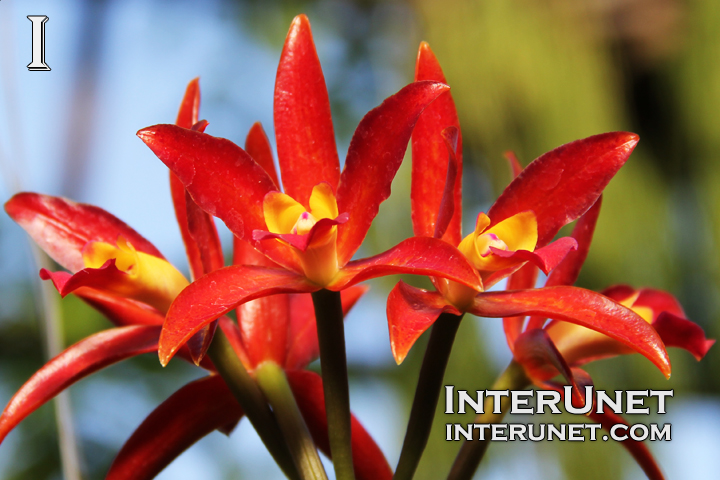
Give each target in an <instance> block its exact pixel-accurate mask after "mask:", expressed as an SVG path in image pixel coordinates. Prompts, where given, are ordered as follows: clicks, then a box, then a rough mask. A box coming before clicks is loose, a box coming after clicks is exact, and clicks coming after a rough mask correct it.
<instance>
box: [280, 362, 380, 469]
mask: <svg viewBox="0 0 720 480" xmlns="http://www.w3.org/2000/svg"><path fill="white" fill-rule="evenodd" d="M287 375H288V381H289V382H290V387H291V388H292V391H293V394H294V395H295V401H296V402H297V404H298V407H299V408H300V411H301V412H302V415H303V418H304V419H305V423H306V424H307V426H308V430H310V434H311V435H312V437H313V440H315V444H316V445H317V446H318V448H319V449H320V450H322V451H323V453H325V454H326V455H327V456H328V457H330V441H329V439H328V425H327V417H326V415H325V395H324V392H323V384H322V379H321V378H320V376H319V375H318V374H317V373H314V372H308V371H306V370H296V371H292V372H287ZM351 422H352V424H351V431H352V452H353V466H354V467H355V476H356V477H357V480H390V479H391V478H392V476H393V474H392V469H391V468H390V465H389V464H388V462H387V460H386V459H385V456H384V455H383V453H382V451H381V450H380V447H378V446H377V444H376V443H375V441H374V440H373V439H372V437H371V436H370V434H369V433H368V432H367V430H365V428H363V426H362V425H361V424H360V422H359V421H358V420H357V419H356V418H355V416H354V415H353V416H352V418H351Z"/></svg>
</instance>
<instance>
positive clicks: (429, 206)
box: [410, 42, 462, 245]
mask: <svg viewBox="0 0 720 480" xmlns="http://www.w3.org/2000/svg"><path fill="white" fill-rule="evenodd" d="M422 80H433V81H436V82H441V83H447V82H446V81H445V75H444V74H443V72H442V69H441V68H440V64H439V63H438V61H437V58H435V55H434V54H433V52H432V50H431V49H430V46H429V45H428V44H427V43H426V42H422V43H421V44H420V49H419V50H418V56H417V62H416V63H415V81H422ZM449 126H453V127H455V128H457V132H458V138H457V148H456V149H454V151H455V152H457V163H456V165H457V170H456V174H455V178H454V179H453V181H452V182H451V183H450V184H448V183H447V182H446V180H447V179H448V178H449V176H448V173H447V172H449V166H450V165H449V163H448V157H447V153H446V152H447V147H446V145H445V141H444V139H443V137H442V135H441V132H442V131H443V130H444V129H445V128H447V127H449ZM445 188H449V189H450V191H451V192H452V199H453V203H454V210H453V212H452V214H451V215H452V217H451V221H450V227H449V229H448V230H447V233H446V235H445V239H446V240H447V241H448V242H450V243H451V244H453V245H458V244H459V243H460V240H462V232H461V225H460V222H461V219H462V135H460V122H459V121H458V116H457V111H456V109H455V102H454V101H453V98H452V95H451V94H450V92H447V93H444V94H443V95H440V96H439V97H438V98H437V100H435V101H434V102H433V103H432V104H430V105H429V106H428V107H427V108H426V109H425V110H424V111H423V113H422V115H420V118H419V119H418V121H417V124H416V125H415V130H414V131H413V134H412V188H411V192H410V199H411V206H412V220H413V231H414V232H415V235H417V236H428V237H431V236H433V234H434V232H435V222H436V219H437V216H438V212H439V211H440V205H441V204H442V199H443V197H444V194H443V189H445Z"/></svg>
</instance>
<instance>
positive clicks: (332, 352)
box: [312, 289, 355, 480]
mask: <svg viewBox="0 0 720 480" xmlns="http://www.w3.org/2000/svg"><path fill="white" fill-rule="evenodd" d="M312 299H313V305H314V306H315V318H316V319H317V331H318V341H319V344H320V367H321V368H322V377H323V386H324V389H325V411H326V412H327V421H328V436H329V437H330V452H331V454H332V460H333V467H334V468H335V476H336V478H337V480H354V478H355V471H354V470H353V458H352V434H351V431H350V393H349V391H348V373H347V358H346V356H345V326H344V325H343V311H342V302H341V301H340V292H331V291H329V290H324V289H323V290H318V291H317V292H314V293H313V294H312Z"/></svg>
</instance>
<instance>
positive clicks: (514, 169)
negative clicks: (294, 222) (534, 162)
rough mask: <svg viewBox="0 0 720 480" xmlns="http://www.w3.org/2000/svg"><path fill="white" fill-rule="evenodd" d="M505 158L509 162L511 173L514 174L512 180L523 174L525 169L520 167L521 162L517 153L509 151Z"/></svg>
mask: <svg viewBox="0 0 720 480" xmlns="http://www.w3.org/2000/svg"><path fill="white" fill-rule="evenodd" d="M504 156H505V159H506V160H507V161H508V164H509V165H510V173H511V174H512V178H513V179H514V178H515V177H517V176H518V175H520V174H521V173H522V171H523V167H522V165H520V162H519V161H518V159H517V156H516V155H515V152H513V151H510V150H508V151H507V152H505V153H504Z"/></svg>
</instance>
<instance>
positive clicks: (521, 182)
mask: <svg viewBox="0 0 720 480" xmlns="http://www.w3.org/2000/svg"><path fill="white" fill-rule="evenodd" d="M637 142H638V136H637V135H635V134H633V133H626V132H613V133H604V134H602V135H595V136H593V137H588V138H585V139H583V140H577V141H575V142H571V143H568V144H566V145H563V146H561V147H558V148H556V149H555V150H552V151H550V152H548V153H546V154H544V155H542V156H540V157H539V158H537V159H536V160H534V161H533V162H532V163H530V165H528V166H527V167H525V170H523V172H522V173H521V174H520V175H519V176H518V177H517V178H516V179H515V180H513V181H512V183H510V185H508V187H507V188H506V189H505V191H504V192H503V193H502V195H500V198H498V199H497V201H496V202H495V204H494V205H493V206H492V207H491V208H490V211H489V212H488V216H489V217H490V219H491V221H492V224H491V225H495V224H497V223H498V222H500V221H502V220H505V219H506V218H509V217H511V216H512V215H515V214H516V213H520V212H523V211H526V210H532V211H533V212H535V215H536V216H537V220H538V246H540V247H542V246H545V245H547V244H548V243H549V242H550V241H551V240H552V239H553V237H554V236H555V234H556V233H557V232H558V231H559V230H560V228H561V227H562V226H563V225H566V224H568V223H570V222H572V221H573V220H575V219H577V218H578V217H580V215H582V214H583V213H585V212H586V211H587V210H588V209H589V208H590V207H591V206H592V205H593V204H594V203H595V201H596V200H597V199H598V197H599V196H600V194H601V193H602V191H603V189H604V188H605V186H606V185H607V184H608V182H610V180H611V179H612V177H613V176H614V175H615V173H617V171H618V170H619V169H620V167H622V166H623V164H624V163H625V161H626V160H627V159H628V157H629V156H630V153H632V151H633V149H634V148H635V145H636V144H637Z"/></svg>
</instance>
